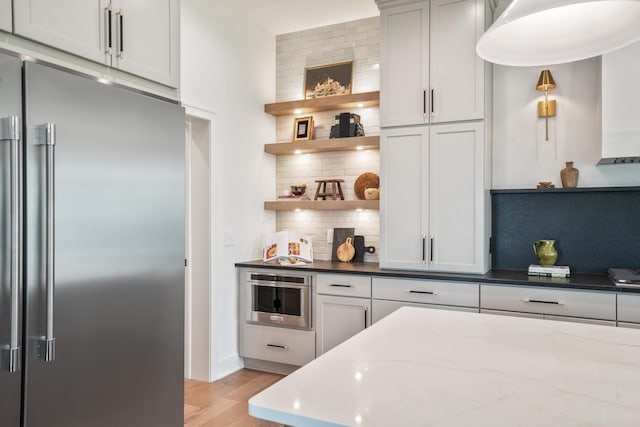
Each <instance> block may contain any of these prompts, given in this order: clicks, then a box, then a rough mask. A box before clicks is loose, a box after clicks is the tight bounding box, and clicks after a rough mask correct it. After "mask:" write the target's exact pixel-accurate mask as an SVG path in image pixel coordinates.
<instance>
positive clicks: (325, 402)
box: [249, 307, 640, 427]
mask: <svg viewBox="0 0 640 427" xmlns="http://www.w3.org/2000/svg"><path fill="white" fill-rule="evenodd" d="M249 412H250V414H251V415H253V416H254V417H257V418H260V419H264V420H269V421H272V422H275V423H281V424H286V425H291V426H300V427H302V426H402V427H409V426H563V427H566V426H640V330H634V329H625V328H615V327H610V326H599V325H586V324H580V323H569V322H560V321H552V320H538V319H526V318H518V317H506V316H495V315H489V314H477V313H461V312H453V311H445V310H433V309H423V308H409V307H404V308H402V309H400V310H398V311H396V312H395V313H393V314H391V315H390V316H388V317H386V318H385V319H383V320H381V321H379V322H378V323H376V324H374V325H372V326H371V327H370V328H368V329H366V330H364V331H363V332H361V333H360V334H358V335H356V336H354V337H353V338H351V339H350V340H348V341H346V342H345V343H343V344H341V345H339V346H338V347H336V348H334V349H333V350H331V351H329V352H328V353H325V354H324V355H322V356H321V357H319V358H318V359H316V360H314V361H312V362H311V363H309V364H307V365H305V366H304V367H302V368H300V369H299V370H298V371H296V372H294V373H293V374H291V375H289V376H288V377H286V378H284V379H282V380H281V381H279V382H278V383H276V384H274V385H273V386H271V387H269V388H268V389H266V390H264V391H263V392H261V393H259V394H257V395H256V396H254V397H253V398H251V400H250V401H249Z"/></svg>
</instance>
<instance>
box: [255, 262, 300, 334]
mask: <svg viewBox="0 0 640 427" xmlns="http://www.w3.org/2000/svg"><path fill="white" fill-rule="evenodd" d="M246 296H247V297H246V301H247V308H246V309H247V318H246V320H247V322H249V323H257V324H264V325H272V326H284V327H292V328H301V329H311V296H312V294H311V276H309V275H295V274H291V275H286V276H285V275H280V274H269V273H255V272H249V273H247V280H246Z"/></svg>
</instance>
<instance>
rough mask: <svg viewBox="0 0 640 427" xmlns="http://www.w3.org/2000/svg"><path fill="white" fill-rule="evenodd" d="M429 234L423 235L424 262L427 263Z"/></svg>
mask: <svg viewBox="0 0 640 427" xmlns="http://www.w3.org/2000/svg"><path fill="white" fill-rule="evenodd" d="M426 252H427V236H426V235H424V234H423V235H422V262H423V263H425V262H427V254H426Z"/></svg>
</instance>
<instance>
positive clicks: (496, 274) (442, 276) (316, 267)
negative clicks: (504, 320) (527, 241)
mask: <svg viewBox="0 0 640 427" xmlns="http://www.w3.org/2000/svg"><path fill="white" fill-rule="evenodd" d="M235 266H236V267H242V268H266V269H277V270H294V271H299V272H302V271H311V272H318V273H340V274H359V275H371V276H380V277H399V278H407V279H433V280H452V281H460V282H477V283H486V284H492V283H493V284H510V285H519V286H537V287H552V288H565V289H583V290H591V291H609V292H627V293H637V294H640V287H623V286H616V285H615V284H614V283H613V281H612V280H611V279H610V278H609V276H607V275H606V274H585V273H572V274H571V277H570V278H567V279H562V278H550V277H535V276H529V275H528V274H527V272H526V271H524V270H489V271H488V272H487V273H486V274H465V273H438V272H431V271H425V272H420V271H407V270H383V269H381V268H380V266H379V265H378V264H377V263H372V262H357V263H356V262H353V263H345V262H333V261H322V260H318V261H314V262H313V263H310V264H305V265H281V264H279V263H277V262H270V263H265V262H263V261H262V260H253V261H245V262H238V263H236V264H235Z"/></svg>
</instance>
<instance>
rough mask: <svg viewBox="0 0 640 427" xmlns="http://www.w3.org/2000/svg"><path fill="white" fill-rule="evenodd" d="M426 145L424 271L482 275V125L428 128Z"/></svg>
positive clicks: (485, 266) (485, 259)
mask: <svg viewBox="0 0 640 427" xmlns="http://www.w3.org/2000/svg"><path fill="white" fill-rule="evenodd" d="M429 146H430V155H429V158H430V163H429V199H430V200H429V207H430V209H429V234H430V236H429V238H430V251H429V252H430V264H429V269H430V270H434V271H457V272H470V273H484V272H486V271H487V270H488V268H489V263H488V255H487V253H488V252H489V250H488V239H486V238H485V225H486V224H485V220H486V219H485V200H486V198H485V194H484V193H485V190H484V125H483V123H481V122H473V123H459V124H449V125H433V126H431V128H430V137H429ZM485 246H487V247H485Z"/></svg>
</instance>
